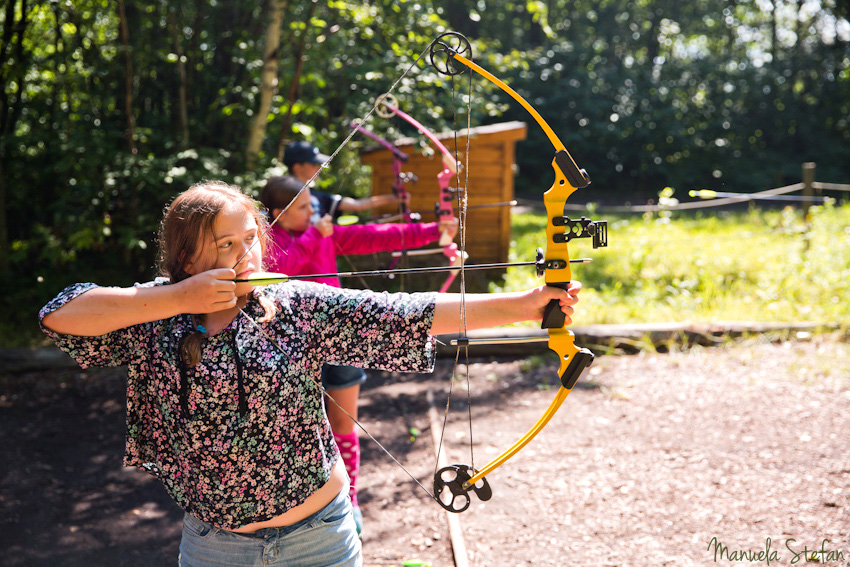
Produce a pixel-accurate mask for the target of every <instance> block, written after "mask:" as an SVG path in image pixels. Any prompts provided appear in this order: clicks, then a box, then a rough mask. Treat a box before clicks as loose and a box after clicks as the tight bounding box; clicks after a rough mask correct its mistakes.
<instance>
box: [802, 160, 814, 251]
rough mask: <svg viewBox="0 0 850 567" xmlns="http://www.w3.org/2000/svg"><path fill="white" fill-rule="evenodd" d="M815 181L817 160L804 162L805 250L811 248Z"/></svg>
mask: <svg viewBox="0 0 850 567" xmlns="http://www.w3.org/2000/svg"><path fill="white" fill-rule="evenodd" d="M814 182H815V162H813V161H807V162H806V163H804V164H803V197H807V198H806V199H804V201H803V203H804V205H803V223H804V226H805V227H806V231H805V237H804V238H805V247H804V250H806V251H808V250H809V244H810V242H809V233H810V231H811V229H812V210H811V209H812V201H811V199H810V197H812V196H813V195H814Z"/></svg>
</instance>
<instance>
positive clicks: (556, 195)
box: [430, 32, 608, 512]
mask: <svg viewBox="0 0 850 567" xmlns="http://www.w3.org/2000/svg"><path fill="white" fill-rule="evenodd" d="M470 55H471V47H470V44H469V41H468V40H467V39H466V38H465V37H464V36H462V35H460V34H458V33H454V32H449V33H445V34H443V35H441V36H439V37H438V38H437V39H436V41H434V42H433V43H432V45H431V50H430V59H431V63H432V65H433V66H434V67H435V68H436V69H437V70H438V71H439V72H441V73H443V74H445V75H450V76H454V75H458V74H461V73H463V72H466V71H468V70H471V71H474V72H475V73H477V74H479V75H481V76H483V77H484V78H486V79H487V80H489V81H490V82H491V83H493V84H495V85H496V86H498V87H499V88H500V89H501V90H502V91H504V92H505V93H507V94H508V95H510V96H511V98H513V99H514V100H516V101H517V102H518V103H519V104H520V105H522V107H523V108H524V109H525V110H526V111H527V112H528V113H529V114H530V115H531V116H532V118H534V120H535V122H537V124H538V125H539V126H540V127H541V129H542V130H543V131H544V132H545V134H546V136H547V137H548V139H549V141H550V143H551V144H552V146H553V148H554V150H555V155H554V157H553V159H552V169H553V170H554V175H555V180H554V182H553V184H552V186H551V187H550V188H549V189H548V190H547V191H546V192H545V193H544V194H543V201H544V204H545V207H546V216H547V225H546V248H545V252H543V255H542V261H539V263H538V275H541V276H543V277H544V281H545V282H546V285H549V286H553V287H559V288H562V289H567V288H568V287H569V285H570V281H571V279H572V274H571V270H570V263H571V261H570V256H569V246H568V244H569V242H570V241H571V240H572V239H574V238H592V239H593V247H594V248H598V247H603V246H607V244H608V237H607V222H606V221H590V220H588V219H585V218H584V217H582V218H581V219H578V220H574V219H570V218H569V217H567V216H565V215H564V208H565V204H566V200H567V199H568V198H569V197H570V195H572V194H573V193H574V192H575V191H576V190H578V189H580V188H584V187H587V186H588V185H589V184H590V177H589V176H588V174H587V172H586V171H584V170H583V169H580V168H579V167H578V166H577V165H576V163H575V161H574V160H573V158H572V156H571V155H570V153H569V152H568V151H567V149H566V147H565V146H564V144H563V142H561V140H560V139H559V138H558V136H557V135H556V134H555V132H554V130H552V128H551V127H550V126H549V124H548V123H547V122H546V121H545V120H544V119H543V117H542V116H541V115H540V113H539V112H538V111H537V110H536V109H535V108H534V107H533V106H532V105H531V104H530V103H529V102H528V101H526V100H525V99H524V98H523V97H522V96H520V95H519V93H517V92H516V91H515V90H513V89H512V88H511V87H509V86H508V85H507V84H505V83H504V82H503V81H501V80H500V79H499V78H497V77H496V76H494V75H493V74H491V73H490V72H488V71H487V70H485V69H484V68H482V67H481V66H479V65H478V64H476V63H474V62H473V61H472V60H471V59H470V57H469V56H470ZM539 256H540V251H538V257H539ZM565 320H566V319H565V316H564V314H563V312H562V311H561V310H560V307H559V305H558V302H557V301H555V300H552V301H551V302H550V303H549V305H548V306H547V307H546V309H545V312H544V316H543V321H542V325H541V326H542V328H544V329H547V330H548V346H549V348H550V349H551V350H552V351H554V352H555V353H556V354H557V355H558V358H559V361H560V364H559V368H558V378H559V380H560V382H561V386H560V387H559V389H558V392H557V393H556V395H555V398H554V399H553V400H552V402H551V403H550V404H549V407H548V408H546V411H545V412H544V413H543V415H542V416H541V417H540V419H538V421H537V422H536V423H535V424H534V425H533V426H532V427H531V429H530V430H529V431H528V432H527V433H526V434H525V435H523V436H522V437H521V438H520V439H519V440H518V441H516V442H515V443H514V444H513V445H512V446H511V447H510V448H508V449H507V450H506V451H504V452H503V453H502V454H500V455H499V456H498V457H496V458H495V459H493V460H492V461H491V462H490V463H488V464H487V465H485V466H484V467H482V468H481V469H480V470H478V469H476V468H475V467H474V466H472V465H465V464H455V465H450V466H447V467H444V468H442V469H440V470H439V471H438V472H437V473H435V475H434V494H435V495H436V496H437V501H438V502H439V504H440V505H441V506H443V508H445V509H446V510H448V511H450V512H462V511H464V510H466V509H467V508H468V507H469V505H470V502H471V498H470V492H473V493H475V494H476V495H477V496H478V497H479V498H480V499H481V500H488V499H489V498H490V497H491V495H492V490H491V488H490V486H489V483H488V482H487V479H486V476H487V475H489V474H490V473H491V472H493V471H494V470H496V469H497V468H498V467H500V466H501V465H503V464H504V463H505V462H507V461H508V460H509V459H510V458H511V457H513V456H514V455H516V454H517V453H518V452H519V451H520V450H521V449H522V448H523V447H525V446H526V445H527V444H528V443H529V442H530V441H531V440H532V439H533V438H534V437H535V436H536V435H537V434H538V433H539V432H540V431H541V430H542V429H543V428H544V427H545V426H546V424H547V423H549V421H550V420H551V419H552V417H553V416H554V415H555V413H556V412H557V411H558V409H559V408H560V407H561V405H562V404H563V402H564V400H566V398H567V396H568V395H569V394H570V392H571V391H572V388H573V387H574V386H575V383H576V381H577V380H578V379H579V377H580V376H581V374H582V372H583V371H584V369H585V368H586V367H587V366H589V365H590V364H591V363H592V362H593V358H594V355H593V353H592V352H591V351H590V350H588V349H586V348H581V347H578V346H576V344H575V335H574V334H573V332H572V331H570V330H568V329H567V328H566V326H565ZM456 342H457V344H466V345H468V344H470V343H473V342H501V343H504V342H509V340H507V339H478V340H476V339H468V338H461V339H458V341H456Z"/></svg>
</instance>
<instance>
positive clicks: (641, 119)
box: [0, 0, 850, 342]
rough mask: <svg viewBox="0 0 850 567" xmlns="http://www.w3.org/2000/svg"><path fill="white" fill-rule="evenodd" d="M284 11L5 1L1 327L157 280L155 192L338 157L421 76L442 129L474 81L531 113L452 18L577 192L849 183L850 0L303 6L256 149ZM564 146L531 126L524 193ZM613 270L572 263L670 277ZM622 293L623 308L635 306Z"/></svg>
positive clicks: (689, 279) (245, 179) (619, 200)
mask: <svg viewBox="0 0 850 567" xmlns="http://www.w3.org/2000/svg"><path fill="white" fill-rule="evenodd" d="M777 4H778V6H779V9H777V11H776V14H775V16H776V17H775V27H776V29H778V30H779V33H777V34H773V33H772V30H773V29H774V13H773V12H772V11H771V9H772V7H773V6H774V5H777ZM269 5H270V4H269V2H268V0H244V1H241V2H189V1H187V0H169V1H168V2H166V1H164V0H154V1H153V2H140V1H139V0H123V1H122V2H111V1H108V0H74V2H55V1H50V0H28V1H26V2H25V1H23V0H8V2H7V3H6V4H5V5H4V9H3V10H0V34H1V35H0V37H1V38H2V39H0V63H2V64H0V207H2V211H0V212H2V214H3V219H4V220H5V222H4V223H0V267H2V270H3V274H2V276H0V284H2V289H0V291H2V294H0V295H2V299H1V300H0V301H2V302H3V303H2V306H3V307H5V308H6V312H11V313H12V315H11V316H10V317H9V318H8V319H7V324H8V325H9V327H10V328H14V329H16V331H15V332H14V333H12V332H10V333H4V335H5V336H8V340H9V341H20V342H25V341H27V340H29V339H30V338H31V337H33V336H38V331H37V330H35V329H34V326H33V323H32V318H33V311H34V306H37V305H39V304H41V303H43V300H45V299H46V298H49V297H50V296H52V295H53V294H54V293H55V291H56V290H57V289H59V288H61V286H62V285H64V284H66V283H70V282H72V281H77V280H81V279H83V280H89V279H99V280H102V281H104V282H109V283H115V284H119V285H123V284H126V283H131V282H132V281H134V280H139V279H147V278H149V277H150V276H151V274H152V270H153V265H154V258H155V244H154V234H155V231H156V228H157V223H158V221H159V217H160V214H161V210H162V207H163V206H164V205H165V204H166V203H167V202H168V201H169V200H170V199H171V198H172V197H173V196H174V195H175V194H176V193H177V192H179V191H180V190H182V189H184V188H186V187H187V186H189V185H190V184H191V183H193V182H196V181H199V180H201V179H205V178H213V177H215V178H220V179H223V180H225V181H230V182H233V183H237V184H240V185H242V186H243V187H245V188H246V189H247V190H249V191H256V190H257V189H258V187H259V185H260V184H261V183H262V180H263V179H264V178H265V177H266V176H267V175H268V174H270V172H280V171H282V170H281V168H280V167H281V166H280V164H279V163H277V161H276V157H277V154H278V149H279V147H280V146H281V144H283V143H286V142H288V141H292V140H295V139H309V140H310V141H312V142H314V143H316V144H317V145H318V146H319V147H321V148H322V149H323V150H324V151H325V152H326V153H330V152H332V151H333V150H335V149H336V148H337V147H338V146H339V145H340V143H341V142H342V141H343V140H344V139H345V138H346V137H347V136H348V135H349V133H350V129H349V122H350V120H351V119H353V118H356V117H362V116H364V115H365V114H366V113H367V111H368V110H369V109H371V108H372V105H373V104H374V101H375V99H376V97H378V96H379V95H381V94H383V93H385V92H386V91H387V90H388V89H389V88H390V86H391V85H392V84H393V83H394V82H395V81H396V80H397V79H399V77H401V76H402V74H404V73H406V75H404V78H403V79H401V80H400V81H399V83H398V85H397V87H396V89H395V94H396V95H397V96H398V98H399V101H400V104H401V105H402V106H403V108H404V109H405V110H406V111H408V112H409V113H411V114H412V115H413V116H415V117H417V118H418V119H419V120H420V121H421V122H423V123H424V124H426V125H427V126H429V127H431V128H432V129H435V130H443V129H451V128H455V127H457V126H460V127H463V126H465V125H466V124H465V121H466V116H465V114H466V110H467V108H466V105H465V100H464V97H465V96H466V94H467V89H468V88H470V85H471V89H472V92H471V94H470V102H471V106H470V108H469V111H470V120H471V124H472V125H473V126H478V125H481V124H486V123H491V122H501V121H506V120H522V121H525V122H530V118H529V117H528V115H527V114H526V113H525V111H524V110H523V109H521V108H519V106H518V105H516V104H515V103H513V101H511V100H510V99H508V98H507V97H506V96H505V95H504V93H502V92H501V91H499V90H498V89H496V88H495V87H494V86H493V85H491V84H490V83H488V82H486V81H485V80H483V79H482V78H480V77H477V76H475V77H466V76H460V77H456V78H454V79H452V78H447V77H443V76H441V75H439V74H438V73H437V72H436V71H435V70H433V69H432V68H431V66H430V65H429V63H428V58H427V51H423V50H425V49H426V47H427V46H428V44H429V42H430V41H431V40H432V39H433V38H434V37H436V36H437V35H438V34H440V33H442V32H445V31H448V30H456V31H459V32H461V33H464V34H466V35H467V36H468V37H469V39H470V40H471V41H472V54H473V57H474V59H475V60H476V61H477V62H479V63H480V64H482V65H484V66H485V67H486V68H487V69H489V70H490V71H492V72H493V73H494V74H496V75H497V76H499V77H501V78H503V79H504V80H505V81H506V82H508V83H509V84H510V85H511V86H513V87H514V88H515V89H516V90H517V91H519V92H520V93H521V94H522V95H523V96H525V97H526V98H527V99H528V100H529V101H530V102H531V103H532V104H533V105H534V106H535V107H536V108H538V110H539V111H540V113H541V114H542V115H543V116H544V117H546V119H547V120H548V121H549V122H550V123H551V125H552V127H553V129H554V130H555V131H556V132H557V133H558V135H559V136H560V137H561V138H562V140H563V141H564V142H565V144H566V145H567V147H568V148H569V149H570V151H571V152H572V153H573V155H574V157H575V158H576V160H577V162H578V163H579V164H580V166H581V167H583V168H586V169H587V170H588V171H589V172H590V175H591V178H592V179H593V180H594V182H593V185H591V187H590V188H589V189H587V190H584V191H582V192H581V194H580V195H578V194H577V195H576V198H577V199H579V200H582V199H584V200H587V201H594V202H601V203H609V204H610V203H616V204H623V202H625V201H630V202H633V203H636V202H643V201H645V200H646V199H650V198H654V196H655V195H656V194H657V193H658V191H659V189H660V188H661V187H665V186H673V187H683V188H685V189H689V188H697V189H702V188H707V189H730V190H734V191H748V190H760V189H764V188H767V187H775V186H779V185H782V184H785V183H791V182H796V181H798V179H799V173H798V172H799V168H800V163H801V162H804V161H817V162H818V178H819V180H826V181H834V182H847V180H848V179H850V165H848V164H850V143H848V142H850V120H848V116H850V73H848V71H847V70H848V69H849V68H850V48H849V47H848V46H849V45H850V42H848V38H847V37H845V36H842V35H841V34H842V33H844V32H843V31H842V30H844V29H845V28H846V24H847V21H846V18H847V7H846V6H845V3H834V2H824V3H821V4H820V5H819V6H816V7H812V6H810V4H808V3H800V2H790V1H789V2H779V3H773V4H769V5H767V4H764V5H763V4H759V3H746V2H743V3H742V2H738V3H729V2H720V1H717V0H710V1H708V2H699V3H682V2H673V1H672V0H660V1H659V0H655V1H652V2H650V1H648V0H606V1H605V2H598V1H592V2H591V1H590V0H571V1H569V2H566V1H565V0H553V1H547V2H541V1H526V2H502V3H493V2H489V3H488V2H486V0H475V1H474V2H473V1H471V0H451V1H449V0H438V1H437V2H433V3H422V2H417V1H413V0H393V1H392V2H390V1H388V0H378V1H372V2H341V1H331V2H324V3H321V2H313V1H312V0H289V1H287V2H286V17H285V19H284V23H283V26H282V29H281V30H280V31H281V46H282V47H281V49H280V50H279V52H278V54H277V55H278V71H279V82H278V88H277V90H276V91H275V93H274V95H273V98H272V105H271V109H270V111H269V113H268V116H267V117H266V123H267V130H266V132H265V138H264V140H263V145H262V149H261V155H260V156H259V158H258V163H257V164H256V167H254V166H253V164H251V167H249V164H248V163H247V162H246V156H245V152H246V145H247V136H248V133H249V131H250V127H251V123H252V121H253V117H254V113H255V112H256V111H257V109H258V108H259V101H260V94H261V81H260V78H261V73H262V67H263V57H264V48H265V45H264V41H265V36H266V31H267V27H268V23H269V18H268V7H269ZM121 6H123V7H124V10H123V16H122V11H121V10H120V9H119V8H120V7H121ZM122 20H123V22H122ZM122 23H124V24H126V31H127V34H126V35H125V34H124V33H123V32H122ZM301 45H303V46H304V47H303V51H302V50H301V49H300V48H299V46H301ZM421 55H424V57H421V58H420V56H421ZM184 103H185V105H184ZM367 126H368V127H370V128H372V129H374V130H376V131H377V132H379V133H380V134H381V135H384V136H385V137H387V138H388V139H395V138H397V137H399V136H416V135H417V133H416V132H415V131H413V129H412V128H411V127H410V126H409V125H407V124H404V123H401V122H399V121H386V120H383V119H378V118H377V117H376V116H374V115H373V116H372V117H371V118H370V119H369V121H368V123H367ZM352 141H353V143H352V144H349V145H348V146H347V147H346V148H345V149H344V150H342V151H341V152H340V154H339V155H338V156H337V158H336V159H335V161H334V163H333V166H332V168H331V169H330V170H329V171H326V172H323V175H322V179H321V180H320V187H321V188H324V189H327V190H332V191H337V192H341V193H344V194H347V195H352V196H364V195H366V194H368V193H369V191H370V187H369V177H368V171H366V170H365V169H364V167H363V166H361V165H360V164H359V160H358V156H357V150H358V149H359V148H361V147H363V146H366V145H370V144H371V142H369V141H368V140H362V139H360V137H355V138H353V140H352ZM551 153H552V152H551V146H550V144H549V141H548V140H547V139H546V138H545V136H543V134H542V132H541V131H540V130H539V129H538V128H537V127H536V125H534V124H529V137H528V140H526V141H524V142H522V143H521V144H519V146H518V148H517V163H518V179H517V187H518V188H519V190H518V192H519V193H520V195H521V196H530V195H533V196H534V198H539V197H538V196H539V194H540V193H541V191H540V186H541V184H548V183H549V182H550V181H549V178H550V175H551V174H550V172H551V170H550V168H549V162H550V160H551ZM541 172H542V173H541ZM656 220H657V219H656ZM621 222H623V223H626V224H625V226H628V227H629V230H635V231H636V232H637V231H638V225H639V223H636V222H635V221H627V220H623V221H621ZM647 222H648V221H647ZM653 222H655V221H653ZM650 226H653V225H651V224H650ZM518 230H521V227H519V229H518ZM650 232H651V231H650V230H649V229H646V233H647V235H645V236H643V237H642V238H644V239H647V240H649V239H650V236H648V235H649V234H650ZM789 238H791V237H789ZM812 245H813V246H814V244H812ZM630 256H633V257H634V258H633V261H634V263H635V264H634V265H635V266H638V267H639V268H640V270H641V273H645V274H646V275H647V276H653V277H658V278H659V279H660V280H663V281H665V284H666V285H668V286H671V287H672V288H675V289H678V290H680V291H679V292H677V293H678V295H676V294H671V295H670V297H669V298H668V303H669V305H668V309H670V310H675V309H677V305H676V302H675V300H674V297H678V300H679V301H681V302H683V303H686V302H687V298H688V293H693V292H692V291H688V292H687V293H686V291H681V290H692V289H702V288H701V286H705V285H707V283H706V282H705V281H704V279H705V278H698V279H697V281H696V282H694V276H693V275H692V274H689V273H686V270H684V269H679V270H676V269H675V266H670V267H669V270H668V271H667V272H664V273H658V274H653V273H652V271H653V270H660V267H659V265H658V263H657V262H656V261H655V258H654V257H652V256H651V255H649V253H647V252H640V251H633V252H631V253H630ZM604 257H605V256H603V258H604ZM606 263H607V264H610V265H609V267H608V269H609V270H611V271H608V272H605V267H606ZM616 264H617V261H615V260H613V259H612V260H610V261H606V262H605V263H603V262H597V263H596V264H592V265H591V266H590V267H588V266H580V267H579V268H578V271H579V272H580V273H582V274H584V273H585V271H589V272H588V273H591V274H594V275H598V277H599V278H600V281H602V282H605V283H606V285H610V287H611V288H612V289H615V288H616V289H619V290H621V291H620V292H619V293H621V294H629V295H628V297H640V298H641V299H644V297H643V296H646V297H648V298H650V299H651V298H652V297H653V296H654V295H658V290H657V289H656V290H650V289H645V288H643V287H641V284H639V283H637V282H632V283H625V282H620V281H619V279H618V278H617V277H616V276H615V274H616V271H614V270H616V269H617V268H621V267H622V266H617V265H616ZM713 268H716V269H718V270H719V272H718V273H717V274H715V275H714V276H713V277H714V278H715V280H716V281H715V283H714V285H715V286H717V287H719V288H724V287H725V286H728V287H734V286H735V285H738V283H737V280H738V279H739V278H736V274H740V273H741V272H744V273H747V272H748V270H749V268H748V267H747V268H746V269H745V268H744V267H743V264H740V263H739V264H735V263H734V262H733V261H731V260H730V261H729V262H728V265H724V266H713ZM800 268H801V269H806V266H805V265H804V264H803V265H801V266H800ZM748 277H749V276H746V277H744V278H742V279H743V280H745V281H746V280H747V278H748ZM718 278H719V279H718ZM709 279H710V278H709ZM41 290H44V291H41ZM798 293H799V292H798ZM588 295H591V294H588ZM617 300H618V298H617V297H616V295H615V296H612V297H610V298H608V301H610V302H611V305H612V306H613V305H617V304H618V302H617ZM600 301H604V299H600ZM778 304H779V305H782V302H781V301H780V302H779V303H778ZM21 306H27V307H26V309H22V308H21ZM612 309H613V308H612ZM619 309H620V311H623V312H622V313H620V314H617V315H616V316H615V315H613V314H612V315H611V318H613V319H620V318H628V317H630V316H633V314H630V313H629V308H626V307H620V308H619ZM634 309H637V308H634ZM777 309H778V310H781V309H780V308H777ZM21 329H23V330H21Z"/></svg>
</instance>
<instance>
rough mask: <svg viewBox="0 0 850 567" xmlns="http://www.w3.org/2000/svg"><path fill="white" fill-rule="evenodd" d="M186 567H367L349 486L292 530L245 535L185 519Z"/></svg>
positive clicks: (183, 555)
mask: <svg viewBox="0 0 850 567" xmlns="http://www.w3.org/2000/svg"><path fill="white" fill-rule="evenodd" d="M178 563H179V565H180V567H274V566H284V565H286V566H287V567H290V566H292V567H328V566H329V565H333V566H338V567H361V566H362V565H363V558H362V555H361V553H360V539H359V538H358V537H357V528H356V526H355V524H354V515H353V513H352V510H351V500H349V498H348V487H347V486H346V487H345V489H344V490H343V491H341V492H340V493H339V495H338V496H337V497H336V498H334V500H333V502H331V503H330V504H328V505H327V506H325V507H324V508H323V509H322V510H319V511H318V512H316V513H315V514H313V515H312V516H309V517H307V518H304V519H303V520H301V521H300V522H296V523H294V524H292V525H291V526H284V527H282V528H265V529H262V530H258V531H256V532H254V533H250V534H239V533H235V532H231V531H228V530H223V529H220V528H216V527H215V526H213V525H211V524H208V523H206V522H203V521H201V520H199V519H197V518H196V517H194V516H192V515H191V514H186V515H185V516H184V517H183V538H182V539H181V541H180V558H179V561H178Z"/></svg>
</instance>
